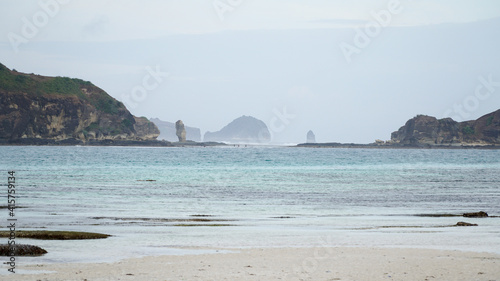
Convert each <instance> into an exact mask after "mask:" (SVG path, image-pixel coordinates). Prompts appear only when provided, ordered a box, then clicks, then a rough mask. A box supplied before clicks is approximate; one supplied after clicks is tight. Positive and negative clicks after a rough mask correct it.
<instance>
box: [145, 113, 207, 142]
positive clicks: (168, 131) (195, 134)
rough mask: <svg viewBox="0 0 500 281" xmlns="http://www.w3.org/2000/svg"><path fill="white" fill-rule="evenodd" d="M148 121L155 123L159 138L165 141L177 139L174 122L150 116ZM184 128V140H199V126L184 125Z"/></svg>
mask: <svg viewBox="0 0 500 281" xmlns="http://www.w3.org/2000/svg"><path fill="white" fill-rule="evenodd" d="M149 121H151V122H153V123H155V125H156V126H157V127H158V129H160V135H159V136H158V139H159V140H167V141H177V140H178V137H177V135H176V130H175V123H172V122H167V121H162V120H160V119H158V118H151V119H149ZM184 128H186V141H196V142H201V130H200V129H199V128H194V127H189V126H184Z"/></svg>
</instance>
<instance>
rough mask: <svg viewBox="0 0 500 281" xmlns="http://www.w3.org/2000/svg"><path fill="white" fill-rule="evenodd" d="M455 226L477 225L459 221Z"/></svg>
mask: <svg viewBox="0 0 500 281" xmlns="http://www.w3.org/2000/svg"><path fill="white" fill-rule="evenodd" d="M455 226H477V224H476V223H469V222H463V221H459V222H457V224H456V225H455Z"/></svg>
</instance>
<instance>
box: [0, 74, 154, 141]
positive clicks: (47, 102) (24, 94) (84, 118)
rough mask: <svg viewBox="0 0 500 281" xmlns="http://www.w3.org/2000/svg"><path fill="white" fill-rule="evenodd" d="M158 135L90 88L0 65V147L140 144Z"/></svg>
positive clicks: (146, 122)
mask: <svg viewBox="0 0 500 281" xmlns="http://www.w3.org/2000/svg"><path fill="white" fill-rule="evenodd" d="M159 134H160V132H159V130H158V128H157V127H156V125H154V124H153V123H151V122H150V121H149V120H147V119H146V118H144V117H141V118H138V117H135V116H133V115H132V114H131V113H130V112H129V111H128V110H127V109H126V108H125V106H124V105H123V103H121V102H119V101H117V100H116V99H114V98H113V97H111V96H110V95H108V94H107V93H106V92H105V91H103V90H102V89H100V88H98V87H96V86H94V85H93V84H92V83H90V82H87V81H83V80H80V79H71V78H67V77H47V76H40V75H35V74H24V73H20V72H17V71H11V70H9V69H8V68H7V67H5V66H4V65H2V64H0V142H2V143H5V142H7V143H22V142H23V140H24V142H27V144H30V143H31V141H29V140H33V142H36V140H46V141H48V142H64V141H66V140H74V141H76V142H83V143H86V142H89V141H106V140H113V141H114V140H117V141H146V140H155V139H156V137H158V135H159Z"/></svg>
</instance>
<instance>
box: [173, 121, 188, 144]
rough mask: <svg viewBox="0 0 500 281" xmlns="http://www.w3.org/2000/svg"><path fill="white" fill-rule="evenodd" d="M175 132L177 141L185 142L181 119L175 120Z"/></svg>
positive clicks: (184, 129)
mask: <svg viewBox="0 0 500 281" xmlns="http://www.w3.org/2000/svg"><path fill="white" fill-rule="evenodd" d="M175 134H176V135H177V137H178V138H179V142H186V128H184V123H183V122H182V120H178V121H177V122H175Z"/></svg>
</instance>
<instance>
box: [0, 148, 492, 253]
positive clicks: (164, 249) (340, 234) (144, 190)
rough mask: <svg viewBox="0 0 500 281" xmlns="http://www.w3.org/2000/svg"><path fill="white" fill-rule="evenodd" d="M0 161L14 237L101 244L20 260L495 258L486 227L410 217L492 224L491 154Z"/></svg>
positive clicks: (274, 151) (256, 153)
mask: <svg viewBox="0 0 500 281" xmlns="http://www.w3.org/2000/svg"><path fill="white" fill-rule="evenodd" d="M0 155H1V156H2V170H3V171H4V173H5V180H4V182H2V186H6V177H7V170H14V171H15V172H16V182H17V187H16V195H17V196H18V201H17V202H16V203H17V205H18V206H20V207H22V208H18V209H17V210H16V217H17V220H18V224H17V230H30V229H41V230H73V231H91V232H99V233H106V234H111V235H112V237H110V238H107V239H102V240H86V241H42V240H37V241H34V240H33V241H29V240H25V239H21V238H18V240H19V242H23V243H24V242H25V243H28V244H35V245H38V246H41V247H42V248H45V249H46V250H48V252H49V253H48V254H47V255H45V256H43V257H37V258H26V257H19V260H20V261H19V262H20V263H29V262H35V261H36V262H81V261H83V262H96V261H112V260H118V259H121V258H126V257H136V256H144V255H158V254H184V253H189V252H201V251H206V250H205V249H208V248H235V247H279V246H291V247H295V246H297V247H301V246H321V245H325V246H375V247H378V246H380V247H422V248H436V249H454V250H473V251H486V252H496V253H500V234H499V233H500V218H495V217H492V218H482V219H479V218H464V217H422V216H415V215H417V214H436V213H439V214H458V215H460V214H462V213H465V212H477V211H485V212H487V213H488V214H489V215H490V216H498V215H500V151H499V150H476V149H474V150H473V149H469V150H465V149H464V150H457V149H453V150H440V149H429V150H425V149H316V148H291V147H262V146H253V147H243V146H240V147H233V146H227V147H205V148H203V147H189V148H187V147H186V148H183V147H175V148H149V147H148V148H145V147H85V146H84V147H37V146H29V147H24V146H0ZM5 195H6V194H5V193H4V194H2V197H6V196H5ZM4 199H5V198H4ZM0 211H2V212H7V210H5V209H4V210H0ZM2 217H6V216H3V215H2ZM458 221H466V222H470V223H477V224H478V226H476V227H452V226H451V225H455V224H456V223H457V222H458Z"/></svg>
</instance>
